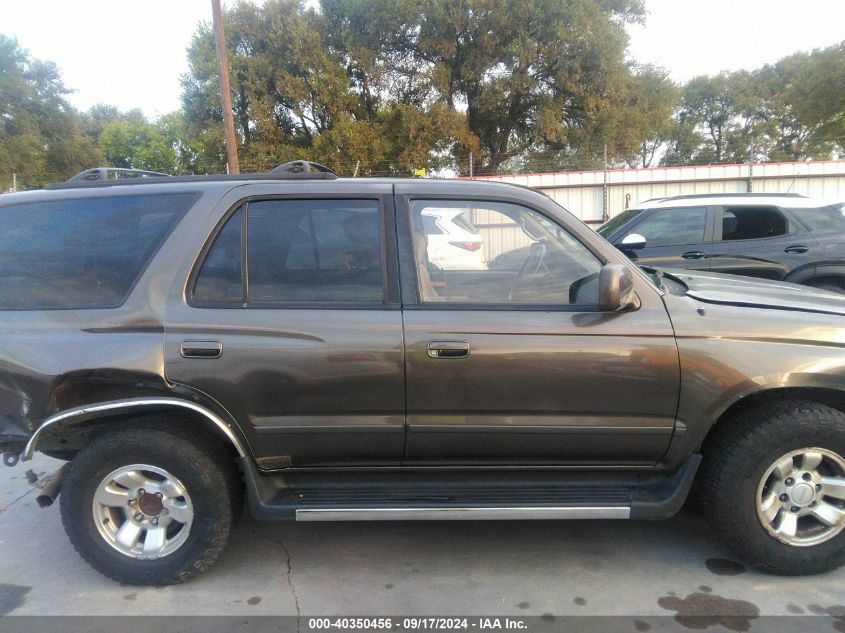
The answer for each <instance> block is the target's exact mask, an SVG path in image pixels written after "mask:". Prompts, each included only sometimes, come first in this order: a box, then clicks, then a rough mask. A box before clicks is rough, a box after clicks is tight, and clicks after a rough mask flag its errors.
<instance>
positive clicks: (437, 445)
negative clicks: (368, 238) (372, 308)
mask: <svg viewBox="0 0 845 633" xmlns="http://www.w3.org/2000/svg"><path fill="white" fill-rule="evenodd" d="M408 187H409V189H408V191H409V195H407V196H399V198H398V200H399V201H398V203H397V205H398V213H399V214H403V215H400V216H399V217H400V227H401V226H402V223H404V222H406V221H407V224H408V226H405V227H404V229H405V230H407V236H408V237H407V238H406V239H405V240H402V239H401V233H400V249H402V251H405V250H408V251H412V252H411V253H404V252H403V253H402V255H403V257H402V260H401V261H402V262H403V266H404V268H403V271H404V272H403V274H402V283H403V303H404V313H403V314H404V321H405V344H406V366H407V402H408V404H407V409H408V436H407V447H406V455H405V461H406V463H407V464H414V463H428V464H479V463H490V464H492V463H495V464H550V465H554V464H576V465H599V464H615V465H619V464H629V465H650V464H653V463H654V462H655V461H656V460H658V459H659V458H660V456H661V455H662V454H663V452H664V451H665V449H666V447H667V445H668V443H669V439H670V437H671V433H672V429H673V427H674V422H675V412H676V408H677V402H678V384H679V367H678V355H677V350H676V347H675V341H674V337H673V333H672V328H671V325H670V323H669V318H668V316H667V314H666V310H665V308H664V306H663V303H662V300H661V299H660V296H659V294H658V292H657V290H656V289H655V288H653V287H652V286H650V285H649V284H648V282H646V281H645V280H644V279H641V278H640V277H639V276H637V280H636V283H637V284H638V294H639V295H640V298H641V300H642V305H641V307H640V308H639V310H637V311H634V312H627V313H602V312H600V311H598V307H597V303H598V272H599V269H600V268H601V266H602V264H603V263H604V262H602V261H601V260H600V259H599V257H598V256H596V255H595V254H594V253H593V252H591V250H590V249H588V248H587V247H586V246H585V245H584V244H583V243H582V242H581V241H579V240H578V239H576V238H575V237H574V236H573V235H572V234H571V233H570V232H568V231H567V230H566V229H565V228H564V227H563V226H561V225H560V224H558V223H557V222H556V221H555V220H553V219H552V218H553V215H550V214H549V213H548V209H546V212H545V213H544V212H543V209H542V208H541V207H540V208H529V207H527V206H524V205H522V204H519V203H518V202H517V201H513V202H501V201H495V202H494V201H489V200H486V201H485V200H483V199H469V198H467V199H464V198H460V199H459V198H450V199H446V198H443V197H440V198H436V199H425V198H415V197H414V196H413V195H412V194H411V192H412V191H413V189H411V188H410V186H408ZM397 190H399V192H400V193H401V189H400V188H399V187H397ZM538 204H539V203H538ZM549 204H551V203H549ZM456 211H460V212H461V217H462V221H463V222H464V223H465V224H466V225H468V226H469V227H470V230H471V231H472V232H473V233H477V234H478V235H479V236H480V239H481V241H482V247H481V249H480V250H481V251H482V252H483V262H484V265H483V266H479V265H478V261H477V260H476V259H474V258H469V257H467V258H465V259H464V260H463V261H462V260H461V259H460V258H454V259H452V260H449V261H448V262H447V261H445V260H443V259H440V260H439V262H438V263H434V262H433V261H432V260H433V257H432V255H433V252H432V251H433V246H432V241H431V240H430V239H429V238H428V236H427V233H426V227H425V220H424V219H425V217H427V216H438V217H442V216H447V215H448V216H450V217H451V216H453V215H455V213H456ZM401 230H403V229H401V228H400V231H401ZM409 267H410V268H411V269H412V270H413V272H414V274H413V275H408V274H406V272H407V271H406V270H405V268H409ZM408 284H413V285H414V287H411V288H407V287H406V286H407V285H408Z"/></svg>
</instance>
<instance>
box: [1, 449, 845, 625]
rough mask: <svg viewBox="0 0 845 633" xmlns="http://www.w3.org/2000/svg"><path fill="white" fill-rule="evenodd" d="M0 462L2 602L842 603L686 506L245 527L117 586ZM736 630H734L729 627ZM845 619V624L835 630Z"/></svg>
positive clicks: (283, 609)
mask: <svg viewBox="0 0 845 633" xmlns="http://www.w3.org/2000/svg"><path fill="white" fill-rule="evenodd" d="M60 463H61V462H56V461H55V460H51V459H48V458H46V457H44V456H38V457H37V458H36V459H35V460H33V461H32V462H28V463H26V464H18V466H16V467H14V468H6V467H3V468H2V469H0V614H14V615H140V614H145V615H166V614H180V615H224V614H225V615H245V616H246V615H249V616H262V615H296V614H297V613H300V614H303V615H314V614H335V615H337V614H342V615H378V614H382V615H412V614H420V615H472V614H478V615H481V614H483V615H511V616H526V615H536V616H545V618H546V620H549V619H550V618H552V617H556V618H559V617H561V616H574V615H625V616H675V615H678V614H680V615H684V614H697V615H707V614H727V615H732V614H735V615H748V616H755V615H795V614H808V615H811V614H820V613H828V614H834V615H835V614H837V613H840V612H845V607H842V606H841V605H843V604H845V570H841V571H837V572H833V573H830V574H827V575H824V576H817V577H806V578H778V577H774V576H768V575H765V574H762V573H759V572H756V571H753V570H746V569H745V568H744V567H742V566H741V565H739V564H737V563H736V562H735V560H734V557H733V556H732V555H731V554H730V553H729V552H728V551H727V550H726V549H725V547H724V546H723V544H722V543H721V542H719V540H718V539H717V538H716V537H715V535H714V534H712V531H711V530H710V529H709V527H708V525H707V523H706V521H705V520H704V518H703V517H700V516H698V515H696V514H694V513H692V512H689V511H684V512H683V513H682V514H681V515H679V516H678V517H675V518H674V519H672V520H669V521H664V522H641V521H637V522H627V521H618V522H613V521H605V522H598V521H570V522H418V523H334V524H332V523H327V524H314V523H311V524H302V523H300V524H295V523H291V524H285V523H277V524H270V523H265V524H262V523H257V522H255V521H254V520H252V519H251V518H249V517H244V519H243V521H242V523H241V525H240V528H239V529H238V530H237V532H236V533H235V534H234V537H233V539H232V541H231V543H230V546H229V548H228V549H227V551H226V552H225V554H224V555H223V557H222V559H221V560H220V561H219V562H218V564H217V565H216V566H215V567H214V568H213V569H212V570H211V571H210V572H209V573H207V574H205V575H203V576H201V577H199V578H197V579H195V580H193V581H191V582H189V583H187V584H184V585H179V586H175V587H167V588H139V587H128V586H121V585H119V584H117V583H115V582H113V581H111V580H108V579H107V578H104V577H102V576H100V575H99V574H97V573H96V572H94V571H93V570H92V569H90V568H89V567H88V566H87V565H86V564H85V563H84V562H83V561H82V560H81V559H80V558H79V557H78V556H77V554H76V552H75V551H74V550H73V549H72V547H71V546H70V544H69V543H68V540H67V538H66V536H65V534H64V531H63V529H62V525H61V520H60V517H59V512H58V506H57V504H56V505H54V506H53V507H51V508H49V509H46V510H42V509H40V508H39V507H38V506H37V504H36V503H35V496H36V495H35V493H33V492H30V490H31V488H30V487H29V485H28V484H27V483H26V478H25V476H24V472H25V471H26V470H27V469H29V468H32V469H33V470H35V471H36V472H39V473H43V472H50V471H52V470H54V469H55V468H56V467H57V466H58V465H59V464H60ZM737 630H739V629H737ZM843 630H845V629H843Z"/></svg>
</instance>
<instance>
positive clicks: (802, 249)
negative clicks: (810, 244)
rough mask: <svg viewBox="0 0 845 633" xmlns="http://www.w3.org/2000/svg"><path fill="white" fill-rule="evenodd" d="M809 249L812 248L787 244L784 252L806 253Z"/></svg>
mask: <svg viewBox="0 0 845 633" xmlns="http://www.w3.org/2000/svg"><path fill="white" fill-rule="evenodd" d="M808 250H810V249H809V248H807V247H806V246H802V245H800V244H796V245H795V246H787V247H786V248H785V249H783V252H784V253H794V254H796V255H797V254H800V253H806V252H807V251H808Z"/></svg>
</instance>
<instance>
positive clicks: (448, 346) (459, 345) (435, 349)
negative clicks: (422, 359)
mask: <svg viewBox="0 0 845 633" xmlns="http://www.w3.org/2000/svg"><path fill="white" fill-rule="evenodd" d="M467 356H469V343H467V342H466V341H429V342H428V357H429V358H466V357H467Z"/></svg>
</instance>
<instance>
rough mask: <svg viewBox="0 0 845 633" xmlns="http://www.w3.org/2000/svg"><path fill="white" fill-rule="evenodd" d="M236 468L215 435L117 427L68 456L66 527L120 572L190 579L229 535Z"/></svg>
mask: <svg viewBox="0 0 845 633" xmlns="http://www.w3.org/2000/svg"><path fill="white" fill-rule="evenodd" d="M236 475H237V472H236V469H235V468H234V465H233V463H232V460H231V457H230V456H229V455H228V454H227V453H226V451H225V450H224V449H222V448H221V447H219V446H218V445H217V444H215V443H213V442H208V441H203V440H202V439H201V438H196V437H190V438H188V437H186V436H183V435H181V434H179V433H177V432H171V431H169V430H162V429H157V428H150V427H149V426H146V427H144V426H140V427H137V426H133V427H132V428H126V429H123V430H118V431H113V432H110V433H107V434H106V435H103V436H100V437H98V438H96V439H94V440H93V441H92V442H91V443H90V444H89V445H88V446H87V447H86V448H85V449H84V450H83V451H81V452H80V453H79V455H77V456H76V458H75V459H74V460H73V462H72V463H71V467H70V470H69V472H68V474H67V475H66V477H65V480H64V482H63V485H62V494H61V497H60V501H61V513H62V522H63V523H64V527H65V532H67V534H68V537H69V538H70V540H71V543H72V544H73V546H74V547H75V548H76V550H77V551H78V552H79V554H80V555H81V556H82V558H83V559H85V561H86V562H88V563H89V564H90V565H91V566H92V567H94V568H95V569H96V570H98V571H100V572H101V573H103V574H105V575H106V576H108V577H110V578H112V579H113V580H117V581H119V582H122V583H127V584H132V585H167V584H173V583H178V582H183V581H185V580H188V579H189V578H191V577H192V576H195V575H197V574H199V573H201V572H203V571H205V570H206V569H208V568H209V567H211V565H212V564H213V563H214V562H215V561H216V560H217V558H218V557H219V556H220V553H221V552H222V551H223V549H224V548H225V546H226V543H227V542H228V539H229V533H230V531H231V528H232V523H233V519H234V518H235V516H234V515H235V513H236V511H237V509H238V508H239V507H240V505H239V503H238V499H237V494H238V487H237V485H236V482H237V478H236Z"/></svg>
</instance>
